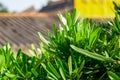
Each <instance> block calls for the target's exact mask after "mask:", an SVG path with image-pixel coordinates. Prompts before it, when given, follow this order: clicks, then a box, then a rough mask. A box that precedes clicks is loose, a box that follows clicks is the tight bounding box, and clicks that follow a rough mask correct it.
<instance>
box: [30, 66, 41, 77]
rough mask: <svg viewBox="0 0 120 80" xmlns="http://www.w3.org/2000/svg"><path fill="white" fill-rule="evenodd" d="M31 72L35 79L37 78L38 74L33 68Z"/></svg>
mask: <svg viewBox="0 0 120 80" xmlns="http://www.w3.org/2000/svg"><path fill="white" fill-rule="evenodd" d="M31 72H32V73H33V74H34V76H35V77H38V75H39V74H38V72H37V71H36V70H35V69H34V68H32V69H31Z"/></svg>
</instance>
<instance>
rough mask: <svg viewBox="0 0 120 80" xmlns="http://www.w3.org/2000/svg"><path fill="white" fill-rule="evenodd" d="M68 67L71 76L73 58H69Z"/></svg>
mask: <svg viewBox="0 0 120 80" xmlns="http://www.w3.org/2000/svg"><path fill="white" fill-rule="evenodd" d="M68 67H69V75H70V76H71V75H72V58H71V56H70V57H69V58H68Z"/></svg>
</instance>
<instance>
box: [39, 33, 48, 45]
mask: <svg viewBox="0 0 120 80" xmlns="http://www.w3.org/2000/svg"><path fill="white" fill-rule="evenodd" d="M38 35H39V38H40V39H41V41H42V42H44V43H45V44H47V45H48V43H49V41H47V40H46V39H45V38H44V37H43V36H42V34H41V33H40V32H38Z"/></svg>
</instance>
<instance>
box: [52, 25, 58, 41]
mask: <svg viewBox="0 0 120 80" xmlns="http://www.w3.org/2000/svg"><path fill="white" fill-rule="evenodd" d="M53 29H54V35H55V38H56V39H57V27H56V24H54V25H53Z"/></svg>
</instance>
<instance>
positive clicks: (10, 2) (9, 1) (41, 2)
mask: <svg viewBox="0 0 120 80" xmlns="http://www.w3.org/2000/svg"><path fill="white" fill-rule="evenodd" d="M48 1H49V0H0V3H2V4H3V5H4V6H6V7H7V8H8V10H9V11H10V12H13V11H15V12H21V11H24V10H25V9H27V8H29V7H31V6H34V7H35V8H36V9H37V10H39V9H41V8H42V7H43V6H45V5H47V3H48ZM53 1H56V0H53Z"/></svg>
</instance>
